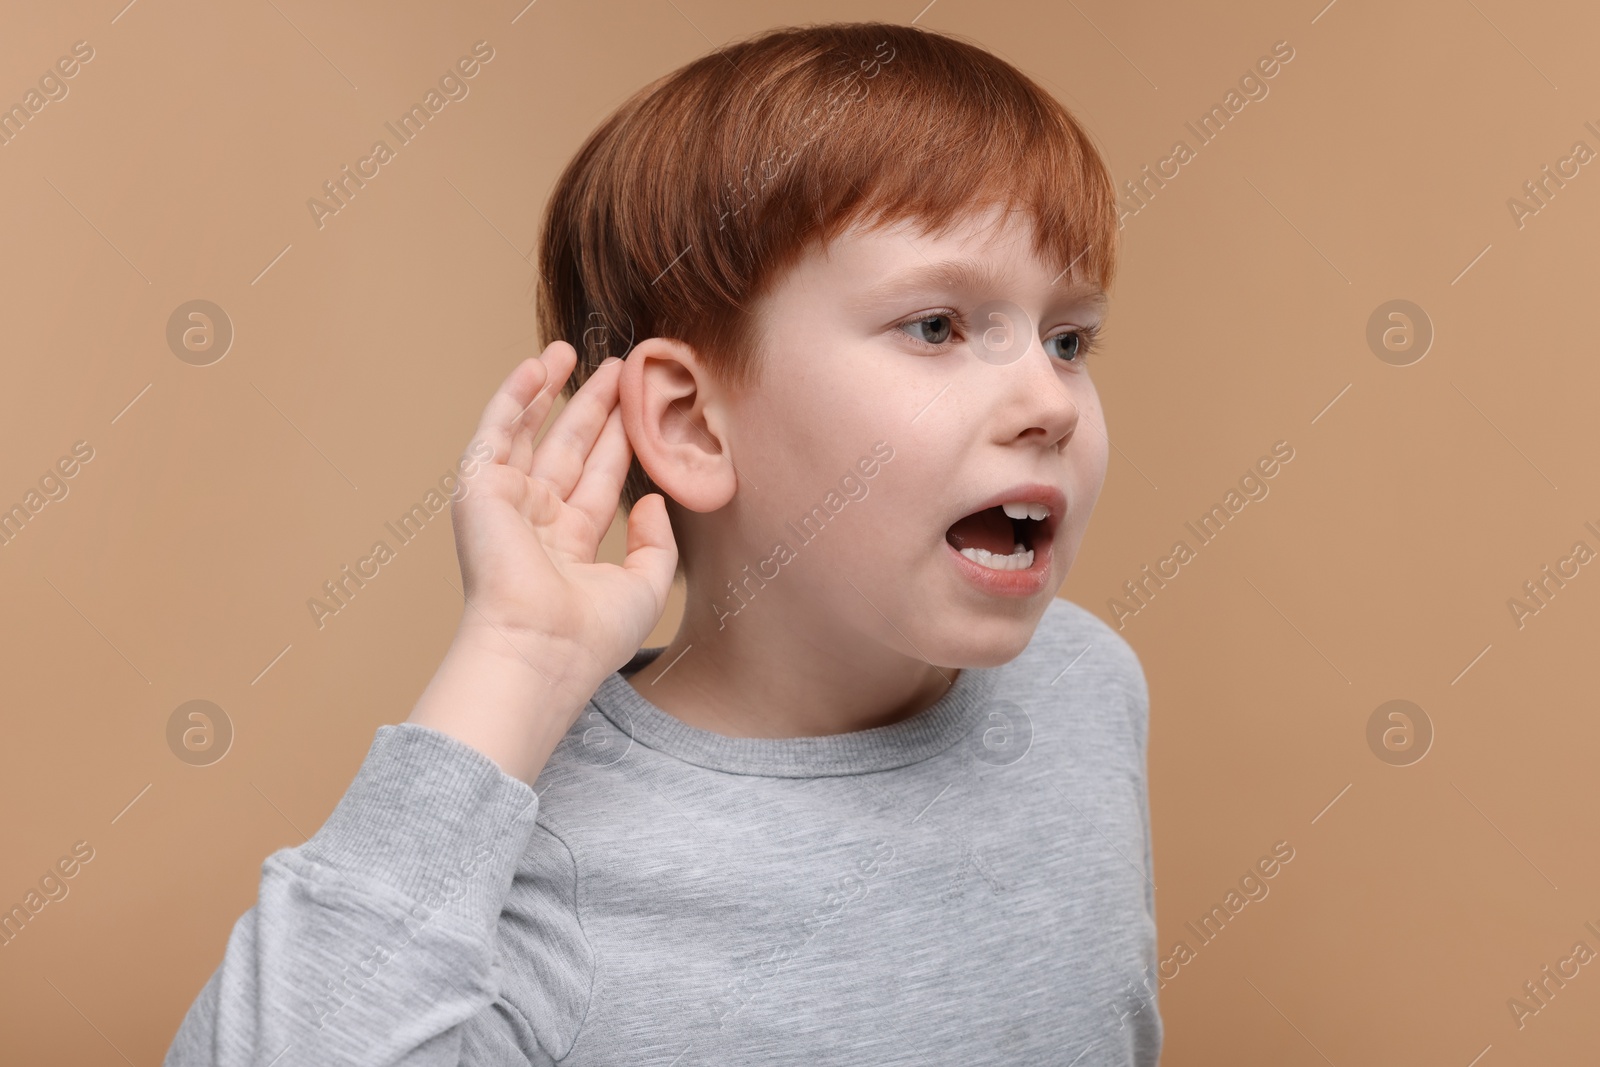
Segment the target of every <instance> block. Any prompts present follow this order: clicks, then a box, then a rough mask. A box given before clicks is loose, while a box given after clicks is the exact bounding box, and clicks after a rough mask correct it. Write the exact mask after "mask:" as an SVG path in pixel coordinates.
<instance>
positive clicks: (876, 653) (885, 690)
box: [627, 598, 960, 738]
mask: <svg viewBox="0 0 1600 1067" xmlns="http://www.w3.org/2000/svg"><path fill="white" fill-rule="evenodd" d="M690 603H691V604H693V603H694V600H693V598H691V599H690ZM752 607H756V605H752ZM767 607H769V608H777V607H778V605H776V604H772V605H767ZM747 610H748V609H747ZM741 614H743V613H741ZM767 614H768V615H770V616H771V618H759V617H757V613H756V612H752V613H751V617H749V618H740V619H733V620H728V621H727V624H726V625H724V626H722V627H721V628H720V629H719V627H718V624H717V621H716V620H714V619H713V620H710V623H709V625H706V624H705V623H706V620H700V619H695V618H693V617H692V616H690V615H686V616H685V618H684V621H683V624H682V625H681V626H680V627H679V629H678V632H677V634H676V635H675V636H674V637H673V639H672V642H671V643H670V644H669V645H667V647H666V648H665V649H664V650H663V651H662V652H661V654H660V655H658V656H657V657H656V658H655V659H654V660H652V661H651V662H650V663H648V664H646V665H645V666H644V667H642V668H640V669H639V670H638V671H637V672H635V673H634V674H632V675H630V676H628V678H627V681H628V684H629V685H631V686H633V688H634V690H635V691H637V692H638V693H639V695H640V696H642V697H644V699H646V700H648V701H649V702H650V703H652V704H654V705H655V706H656V707H658V708H660V709H661V710H662V711H665V712H667V713H668V714H670V715H672V716H673V717H674V718H676V719H678V720H680V721H682V722H684V723H687V724H688V725H690V726H693V727H696V728H698V729H701V730H709V731H711V732H713V733H718V734H723V735H725V736H729V737H767V738H791V737H821V736H826V735H830V734H842V733H850V732H853V731H856V730H868V729H872V728H873V727H878V726H888V725H890V724H891V723H895V722H899V721H901V720H903V719H908V718H910V717H911V716H913V715H916V714H917V713H918V712H921V711H924V710H926V709H927V708H929V707H932V706H933V704H934V703H936V702H937V701H938V700H939V699H940V698H941V697H943V696H944V695H945V693H946V692H947V691H948V690H949V688H950V686H951V685H952V684H953V683H954V682H955V679H956V677H957V675H958V674H959V673H960V671H959V669H958V668H953V667H935V666H932V665H930V664H927V663H924V662H922V661H920V660H917V659H913V658H909V657H906V656H904V655H901V654H899V653H897V652H895V651H894V650H892V649H889V648H885V647H883V646H881V645H875V644H874V645H871V646H870V647H865V646H866V643H864V642H861V641H854V642H847V644H853V647H850V648H849V649H848V651H845V650H844V649H841V648H836V647H835V646H833V645H832V644H823V643H820V642H816V641H809V640H797V639H796V637H797V634H798V631H797V630H796V628H793V627H789V626H786V625H784V623H783V620H782V619H780V618H778V614H779V613H778V612H776V611H771V612H768V613H767ZM833 636H834V637H835V639H837V638H838V637H839V635H838V634H835V635H833Z"/></svg>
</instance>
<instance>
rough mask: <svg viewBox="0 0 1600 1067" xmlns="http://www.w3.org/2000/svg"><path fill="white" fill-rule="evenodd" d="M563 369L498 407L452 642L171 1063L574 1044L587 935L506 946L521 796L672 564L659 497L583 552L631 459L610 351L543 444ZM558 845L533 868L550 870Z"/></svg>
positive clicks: (637, 631)
mask: <svg viewBox="0 0 1600 1067" xmlns="http://www.w3.org/2000/svg"><path fill="white" fill-rule="evenodd" d="M576 360H577V353H576V351H575V350H574V349H573V348H572V346H571V345H569V344H567V343H565V342H562V341H556V342H553V343H552V344H551V345H550V346H549V347H548V348H546V349H545V351H544V353H543V354H542V355H541V356H540V357H539V358H538V359H529V360H526V361H524V362H523V363H522V364H520V365H519V366H518V367H517V369H516V370H514V371H512V372H511V374H510V376H508V377H507V378H506V380H505V382H503V383H502V384H501V387H500V389H499V390H498V391H497V392H496V393H495V395H494V396H493V397H492V398H491V399H490V401H489V405H488V407H486V408H485V410H484V414H483V418H482V420H481V421H480V423H479V426H478V432H477V434H476V435H475V436H474V440H473V444H472V445H471V446H470V447H469V449H468V452H467V454H466V455H464V456H463V458H462V461H461V464H460V469H461V471H462V474H463V479H462V480H463V486H462V488H461V490H460V492H458V493H456V494H454V495H453V498H452V506H451V517H452V519H453V520H454V525H455V533H456V550H457V554H458V555H459V557H460V560H461V576H462V581H463V588H464V589H465V593H466V599H467V606H466V608H465V610H464V611H463V616H462V620H461V626H460V628H459V629H458V631H457V634H456V640H455V641H454V643H452V645H451V647H450V651H449V652H448V653H447V654H446V655H445V658H444V662H443V663H441V664H440V666H439V669H438V671H437V672H436V673H435V675H434V677H433V680H432V681H431V682H430V683H429V684H428V687H427V689H426V691H424V693H423V694H422V696H421V698H420V699H419V700H418V701H417V704H416V707H415V708H414V709H413V710H412V713H411V717H410V721H408V722H406V723H402V724H400V725H398V726H384V727H380V728H379V730H378V735H377V738H376V739H375V740H374V741H373V744H372V748H371V750H370V751H369V752H368V754H367V758H366V760H365V762H363V764H362V766H361V770H360V771H359V772H358V773H357V775H356V779H355V781H354V782H353V783H352V784H351V786H350V788H349V790H348V791H347V792H346V794H345V796H344V797H343V798H342V799H341V800H340V802H339V805H338V807H337V808H335V809H334V812H333V814H332V815H331V816H329V818H328V821H327V823H326V824H324V825H323V827H322V829H320V830H319V831H318V832H317V834H316V836H315V837H313V838H312V839H311V840H310V841H308V842H306V844H305V845H303V846H301V847H300V848H297V849H284V850H281V851H279V852H277V853H274V854H273V855H272V856H271V857H269V858H268V860H267V861H266V863H264V864H263V865H262V878H261V890H260V895H259V899H258V901H257V904H256V906H255V907H254V908H252V909H251V910H250V911H249V912H247V913H246V914H245V915H244V917H243V918H241V919H240V920H239V922H238V923H237V924H236V925H235V927H234V930H233V934H232V936H231V937H230V939H229V942H228V951H227V955H226V957H225V958H224V959H223V962H222V965H221V967H220V968H218V970H217V972H216V973H215V974H214V975H213V976H212V978H211V980H210V981H209V982H208V983H207V984H206V986H205V989H204V990H203V991H202V992H201V994H200V997H199V999H198V1000H197V1001H196V1002H195V1004H194V1005H193V1006H192V1007H191V1009H190V1011H189V1014H188V1016H187V1017H186V1018H185V1019H184V1022H183V1025H182V1027H181V1029H180V1030H179V1033H178V1035H177V1038H176V1040H175V1041H174V1043H173V1045H172V1048H171V1049H170V1051H169V1052H168V1054H167V1059H166V1062H167V1064H169V1065H171V1067H178V1065H181V1064H208V1065H218V1067H234V1065H238V1067H246V1065H249V1067H262V1065H270V1067H290V1065H292V1064H299V1063H304V1064H314V1065H318V1067H320V1065H322V1064H335V1063H339V1064H343V1063H374V1064H376V1063H382V1064H406V1065H423V1064H427V1065H436V1064H437V1065H445V1064H450V1065H454V1064H462V1063H471V1064H510V1065H519V1067H520V1065H525V1064H528V1063H539V1064H542V1063H547V1062H549V1061H550V1056H549V1055H548V1054H547V1053H546V1052H545V1051H543V1050H542V1049H541V1048H540V1047H539V1037H541V1036H545V1035H548V1041H549V1043H551V1044H557V1045H560V1044H564V1043H567V1042H568V1039H569V1038H570V1037H571V1036H572V1035H571V1033H569V1032H568V1028H566V1027H564V1026H562V1025H561V1018H562V1016H563V1014H564V1013H563V1012H561V1011H559V1010H558V1011H555V1012H551V1011H549V1010H546V1007H547V1006H548V1005H550V1004H552V1003H556V1002H560V1003H562V1004H565V1005H570V1004H571V1003H572V1000H573V998H572V997H571V996H566V997H563V993H565V992H567V991H568V990H569V989H570V988H571V987H572V986H573V985H574V982H573V980H572V979H573V976H574V973H575V972H578V971H581V970H582V969H583V968H584V967H585V966H586V960H587V956H586V954H585V953H584V952H583V951H582V950H581V949H582V946H579V945H578V944H577V943H576V942H575V941H574V940H573V939H572V938H571V937H566V936H563V931H562V930H560V929H557V928H556V927H546V928H541V929H540V931H539V934H538V936H539V937H540V938H541V940H540V941H538V942H537V943H532V944H530V943H528V942H527V941H526V939H524V940H521V941H507V942H502V941H501V940H500V938H499V937H498V936H497V935H498V933H499V931H498V926H499V921H500V914H501V912H502V910H504V908H505V906H506V901H507V897H508V895H509V893H510V887H511V881H512V878H513V876H514V875H515V874H516V871H517V865H518V861H519V859H522V858H524V854H525V853H529V847H530V837H531V835H533V833H534V818H535V816H536V814H537V811H538V797H537V794H535V793H534V791H533V788H532V785H531V783H532V782H533V781H534V780H535V779H536V778H537V777H538V775H539V773H540V771H541V770H542V769H543V767H544V764H545V761H546V760H547V759H548V758H549V756H550V754H551V752H552V751H553V750H554V748H555V746H556V745H557V744H558V743H559V742H560V740H561V738H562V737H563V736H564V735H565V733H566V731H567V730H568V729H569V728H570V727H571V725H572V724H573V722H575V721H576V720H577V717H578V714H579V712H580V711H581V710H582V709H583V706H584V704H585V703H586V702H587V701H588V699H589V697H590V696H592V695H593V693H594V691H595V689H596V688H597V687H598V686H599V684H600V682H601V681H602V680H603V679H604V678H605V677H606V675H607V674H609V673H610V672H611V671H614V670H616V669H617V668H618V667H619V666H621V665H622V664H624V663H626V662H627V661H628V659H629V657H631V656H632V655H633V653H634V652H635V651H637V649H638V648H639V647H640V645H641V644H642V643H643V640H644V638H645V637H646V636H647V635H648V634H649V632H650V630H651V628H652V627H653V626H654V625H655V624H656V622H657V621H658V620H659V619H660V618H661V615H662V613H663V611H664V610H665V606H666V600H667V594H668V591H669V590H670V588H671V584H672V578H673V571H674V568H675V565H676V563H677V546H676V543H675V542H674V540H673V536H672V527H671V524H670V522H669V521H668V519H667V512H666V505H665V501H664V500H663V499H662V498H661V496H660V495H659V494H650V495H647V496H646V497H644V498H643V499H641V500H640V501H638V502H637V503H636V504H635V505H634V507H633V510H632V512H631V513H630V515H629V525H628V538H627V554H626V556H625V558H624V560H623V562H622V564H621V565H620V566H619V565H616V564H610V563H600V562H597V559H596V556H597V551H598V548H599V542H600V538H601V537H602V536H603V535H604V534H605V532H606V529H607V528H608V527H609V526H610V524H611V520H612V519H613V518H615V516H616V512H617V504H618V500H619V495H620V490H621V487H622V484H623V480H624V478H625V476H626V474H627V471H628V464H629V461H630V458H631V449H630V448H629V445H628V441H627V437H626V434H625V433H624V431H623V428H622V420H621V412H620V409H619V407H618V403H619V400H618V389H617V379H618V373H617V370H618V368H616V367H612V366H610V364H611V363H614V362H617V361H616V360H610V361H607V363H605V364H602V366H601V367H600V368H599V369H597V370H596V371H595V372H594V373H593V374H592V375H591V376H590V377H589V379H588V380H587V381H586V382H585V383H584V384H583V386H582V387H581V388H580V389H579V390H578V391H577V393H576V394H575V395H574V396H573V397H572V399H571V400H570V401H569V402H568V403H567V404H566V405H565V407H563V409H562V411H561V414H560V415H559V416H558V417H557V418H556V420H555V424H554V425H553V426H552V427H551V432H550V433H548V434H547V435H546V436H545V439H544V440H540V441H538V442H537V444H536V443H535V439H536V437H537V436H538V431H539V429H540V427H541V425H542V424H543V422H544V419H545V415H546V414H547V413H548V412H549V410H550V407H551V405H552V403H553V402H554V396H555V393H556V392H557V391H558V390H559V388H560V385H561V383H562V382H563V381H565V380H566V378H567V377H568V375H570V373H571V371H572V369H573V366H574V365H575V363H576ZM547 361H548V362H547ZM469 457H470V458H469ZM480 464H481V466H480ZM563 848H564V846H563ZM541 849H543V851H542V852H541V851H540V850H541ZM552 850H553V846H551V845H550V844H549V842H543V843H541V844H540V845H539V846H538V847H536V848H535V849H534V850H533V852H532V853H531V854H530V855H529V856H528V858H529V859H530V860H531V861H532V865H533V866H534V867H535V868H538V867H540V866H546V865H548V864H549V863H550V862H552V859H553V851H552ZM513 925H515V924H513ZM500 948H505V949H507V950H509V951H512V952H516V953H519V954H520V955H523V956H526V955H533V956H535V957H537V958H538V961H539V963H540V965H541V966H540V967H539V968H538V970H539V973H540V974H541V976H542V977H541V988H539V989H537V990H532V991H523V992H528V993H529V994H530V997H531V1000H530V1001H529V1002H531V1003H534V1004H537V1005H540V1006H541V1007H539V1008H536V1009H535V1010H534V1012H533V1014H534V1015H536V1016H538V1019H537V1022H538V1024H539V1034H538V1035H537V1036H536V1034H535V1028H534V1025H533V1024H531V1023H530V1021H529V1019H528V1018H526V1017H525V1016H524V1015H523V1014H522V1013H521V1012H520V1011H518V1009H517V1008H516V1007H515V1005H514V1004H512V1003H511V1001H509V1000H508V999H507V998H506V996H505V991H504V990H502V989H500V988H499V986H498V980H497V979H498V976H499V975H501V974H504V973H505V971H504V970H503V969H501V968H498V967H496V966H495V964H496V959H495V956H496V951H497V949H500ZM546 986H548V987H549V988H544V987H546ZM587 987H588V985H587V982H583V983H582V988H583V989H585V990H586V989H587ZM566 1014H570V1013H566ZM561 1054H564V1051H563V1053H561Z"/></svg>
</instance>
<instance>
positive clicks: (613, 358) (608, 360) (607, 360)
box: [597, 356, 622, 369]
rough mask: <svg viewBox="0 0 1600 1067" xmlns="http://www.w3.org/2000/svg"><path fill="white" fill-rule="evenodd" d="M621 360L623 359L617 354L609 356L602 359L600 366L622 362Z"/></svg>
mask: <svg viewBox="0 0 1600 1067" xmlns="http://www.w3.org/2000/svg"><path fill="white" fill-rule="evenodd" d="M621 362H622V360H620V359H618V358H617V357H616V356H607V357H606V358H605V359H602V360H601V361H600V366H602V367H604V366H605V365H606V364H607V363H621ZM597 369H598V368H597Z"/></svg>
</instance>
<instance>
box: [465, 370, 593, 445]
mask: <svg viewBox="0 0 1600 1067" xmlns="http://www.w3.org/2000/svg"><path fill="white" fill-rule="evenodd" d="M577 360H578V354H577V352H576V350H574V349H573V347H572V346H571V345H569V344H567V343H566V342H565V341H552V342H551V343H550V345H549V347H547V348H546V349H545V350H544V352H543V353H541V354H540V355H539V356H538V357H537V358H529V359H525V360H523V361H522V362H521V363H519V364H517V366H516V367H515V368H513V370H512V371H511V373H510V374H508V375H507V376H506V379H505V381H503V382H501V383H500V388H499V389H497V390H495V394H494V396H492V397H490V398H489V403H488V404H487V405H486V406H485V407H484V409H483V417H482V418H480V419H479V420H478V429H477V432H476V433H475V434H474V437H475V438H477V437H481V438H482V439H483V440H485V441H488V442H489V443H490V444H491V445H492V446H493V447H494V455H495V462H497V463H504V462H507V461H508V460H509V459H510V457H511V454H512V450H513V444H514V441H515V437H516V435H517V432H518V431H519V430H520V428H521V427H522V426H523V425H525V424H527V423H532V425H533V426H534V428H535V430H537V428H538V427H539V426H540V425H541V424H542V423H543V422H544V418H545V416H546V415H547V414H548V413H549V411H550V406H551V405H552V404H553V403H555V396H556V394H557V393H558V392H560V390H561V384H562V383H563V382H565V381H566V379H567V375H568V374H570V373H571V372H572V367H573V365H574V364H576V363H577Z"/></svg>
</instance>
